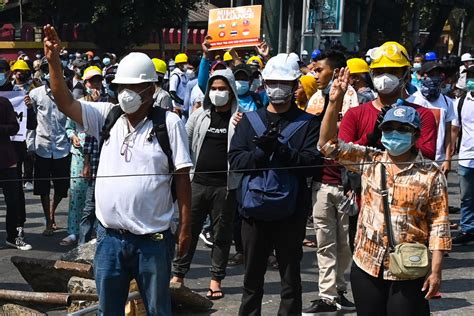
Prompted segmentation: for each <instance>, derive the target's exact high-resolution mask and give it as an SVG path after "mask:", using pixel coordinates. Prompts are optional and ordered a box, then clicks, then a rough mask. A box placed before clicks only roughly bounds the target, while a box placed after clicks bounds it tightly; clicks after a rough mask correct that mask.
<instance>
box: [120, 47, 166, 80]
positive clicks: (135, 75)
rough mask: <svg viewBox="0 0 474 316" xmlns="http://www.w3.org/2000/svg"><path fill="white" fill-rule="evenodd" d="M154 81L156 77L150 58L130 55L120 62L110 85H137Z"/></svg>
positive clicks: (142, 55) (143, 55)
mask: <svg viewBox="0 0 474 316" xmlns="http://www.w3.org/2000/svg"><path fill="white" fill-rule="evenodd" d="M156 81H158V76H157V74H156V72H155V66H154V65H153V62H152V61H151V59H150V57H148V56H147V55H146V54H144V53H130V54H128V55H127V56H125V57H124V58H123V59H122V60H121V61H120V63H119V65H118V67H117V74H116V75H115V79H114V80H113V81H112V83H116V84H138V83H143V82H156Z"/></svg>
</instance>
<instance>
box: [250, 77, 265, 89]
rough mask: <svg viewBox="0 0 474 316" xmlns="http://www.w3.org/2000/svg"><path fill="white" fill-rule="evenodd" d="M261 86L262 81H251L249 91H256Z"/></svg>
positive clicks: (258, 79)
mask: <svg viewBox="0 0 474 316" xmlns="http://www.w3.org/2000/svg"><path fill="white" fill-rule="evenodd" d="M261 86H262V80H260V78H256V79H253V81H252V84H251V85H250V88H249V90H250V91H252V92H255V91H257V89H258V88H260V87H261Z"/></svg>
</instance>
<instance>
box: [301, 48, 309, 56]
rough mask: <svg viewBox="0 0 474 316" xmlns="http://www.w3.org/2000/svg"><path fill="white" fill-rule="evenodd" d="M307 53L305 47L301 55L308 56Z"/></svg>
mask: <svg viewBox="0 0 474 316" xmlns="http://www.w3.org/2000/svg"><path fill="white" fill-rule="evenodd" d="M308 55H309V53H308V51H307V50H306V49H305V50H303V51H302V52H301V56H308Z"/></svg>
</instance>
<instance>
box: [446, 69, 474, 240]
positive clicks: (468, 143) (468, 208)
mask: <svg viewBox="0 0 474 316" xmlns="http://www.w3.org/2000/svg"><path fill="white" fill-rule="evenodd" d="M464 74H465V75H466V90H467V93H466V95H465V96H463V97H461V98H459V99H457V100H456V102H455V104H454V113H455V115H456V118H455V120H454V121H453V135H452V137H453V138H452V140H451V141H452V142H453V143H454V144H456V143H457V141H456V139H457V136H458V135H460V137H461V145H460V147H459V171H458V172H459V186H460V188H461V223H460V224H461V225H460V227H461V234H459V235H458V236H457V237H456V238H454V239H453V245H464V244H467V243H470V242H473V241H474V200H473V198H472V197H473V196H474V120H473V118H474V65H471V66H469V67H468V68H466V69H465V70H464ZM459 131H462V133H461V134H459Z"/></svg>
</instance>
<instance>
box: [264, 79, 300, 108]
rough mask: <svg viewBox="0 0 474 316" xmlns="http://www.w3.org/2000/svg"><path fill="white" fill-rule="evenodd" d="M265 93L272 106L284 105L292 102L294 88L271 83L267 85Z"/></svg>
mask: <svg viewBox="0 0 474 316" xmlns="http://www.w3.org/2000/svg"><path fill="white" fill-rule="evenodd" d="M265 91H266V92H267V95H268V98H269V99H270V102H271V103H272V104H283V103H286V102H288V101H289V100H290V98H291V95H292V94H293V86H292V85H289V84H284V83H271V84H267V85H266V87H265Z"/></svg>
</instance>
